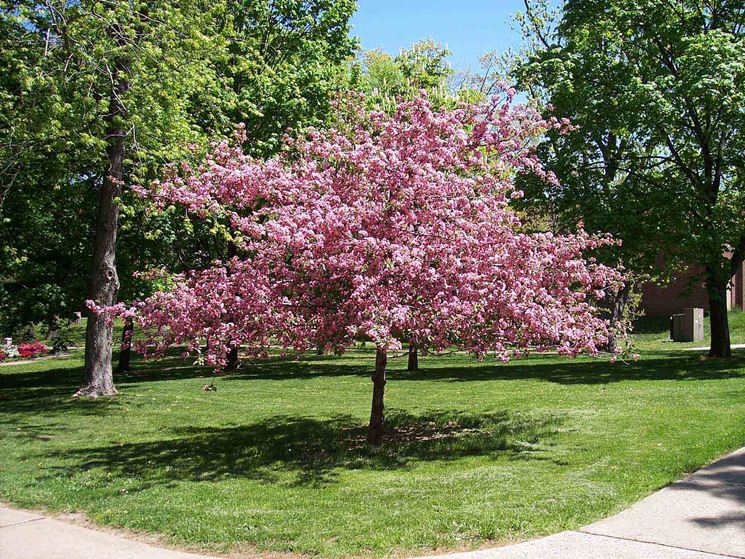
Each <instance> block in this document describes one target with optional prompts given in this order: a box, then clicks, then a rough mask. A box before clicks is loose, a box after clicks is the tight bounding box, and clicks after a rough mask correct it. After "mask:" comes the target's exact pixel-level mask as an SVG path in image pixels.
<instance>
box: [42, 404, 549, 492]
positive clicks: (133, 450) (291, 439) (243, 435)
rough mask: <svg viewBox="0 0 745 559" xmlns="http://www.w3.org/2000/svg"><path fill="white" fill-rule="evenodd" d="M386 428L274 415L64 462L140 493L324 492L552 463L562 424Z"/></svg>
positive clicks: (437, 420) (497, 418) (437, 418)
mask: <svg viewBox="0 0 745 559" xmlns="http://www.w3.org/2000/svg"><path fill="white" fill-rule="evenodd" d="M386 422H387V429H386V437H385V441H384V442H383V443H382V444H380V445H377V446H373V445H368V444H367V443H366V442H365V434H366V428H365V426H363V425H360V423H359V420H355V419H354V418H352V417H351V416H348V415H338V416H335V417H333V418H330V419H314V418H308V417H291V416H275V417H272V418H270V419H266V420H264V421H260V422H257V423H252V424H250V425H244V426H236V427H223V428H214V429H213V428H194V427H188V428H183V429H180V430H178V431H176V432H175V433H176V435H177V437H176V438H173V439H168V440H158V441H152V442H137V443H127V444H123V445H111V446H102V447H95V448H86V449H80V450H66V451H64V458H66V459H73V462H74V465H73V466H69V468H71V469H74V470H75V471H80V470H89V469H95V468H101V469H103V470H104V471H106V472H107V473H108V474H113V475H114V476H115V477H126V478H128V479H136V480H138V482H139V483H140V487H139V489H145V488H148V487H152V486H154V485H160V484H168V483H173V482H177V481H196V482H199V481H215V480H220V479H226V478H247V479H255V480H259V481H262V482H264V483H279V484H285V485H301V486H308V485H310V486H322V485H327V484H331V483H334V482H335V481H336V478H337V476H338V473H339V471H340V470H342V469H346V470H359V469H372V470H392V469H401V468H407V467H409V466H410V465H411V464H412V463H414V462H420V461H433V460H452V459H456V458H458V457H463V456H484V455H488V456H494V457H496V456H500V455H508V456H509V457H512V458H521V459H547V458H546V457H544V456H543V454H544V453H545V450H542V445H543V444H545V442H546V441H547V439H549V438H550V437H551V436H552V435H553V434H554V433H556V432H557V429H558V427H559V425H560V424H561V423H562V418H561V417H560V416H543V417H535V416H532V415H523V414H516V413H508V412H496V413H489V414H479V415H473V414H464V413H455V412H430V413H427V414H424V415H411V414H408V413H405V412H401V411H392V412H389V413H388V415H387V417H386ZM48 456H53V457H58V455H57V453H52V454H50V455H48ZM59 456H62V454H61V453H60V455H59ZM59 473H60V472H55V474H54V475H55V477H56V476H58V475H59ZM70 473H73V472H70Z"/></svg>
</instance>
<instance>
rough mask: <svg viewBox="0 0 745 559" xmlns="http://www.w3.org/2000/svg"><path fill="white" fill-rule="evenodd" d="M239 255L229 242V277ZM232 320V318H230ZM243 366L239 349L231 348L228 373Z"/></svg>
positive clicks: (231, 242) (236, 248)
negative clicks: (233, 263) (235, 258)
mask: <svg viewBox="0 0 745 559" xmlns="http://www.w3.org/2000/svg"><path fill="white" fill-rule="evenodd" d="M237 254H238V247H237V246H236V245H235V243H234V242H233V241H230V242H228V260H229V261H230V262H229V266H228V275H229V276H230V275H232V260H233V258H234V257H235V256H237ZM230 319H231V320H232V317H230ZM240 366H241V360H240V358H239V357H238V347H232V348H230V351H229V352H228V362H227V364H226V365H225V370H226V371H236V370H238V367H240Z"/></svg>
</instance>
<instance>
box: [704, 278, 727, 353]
mask: <svg viewBox="0 0 745 559" xmlns="http://www.w3.org/2000/svg"><path fill="white" fill-rule="evenodd" d="M706 291H707V293H708V295H709V323H710V325H711V346H710V349H709V357H731V356H732V347H731V345H730V337H729V319H728V317H727V283H726V282H721V281H718V280H717V279H715V278H712V277H710V278H709V280H707V282H706Z"/></svg>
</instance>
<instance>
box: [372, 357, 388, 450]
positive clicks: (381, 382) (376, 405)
mask: <svg viewBox="0 0 745 559" xmlns="http://www.w3.org/2000/svg"><path fill="white" fill-rule="evenodd" d="M387 364H388V354H387V352H386V350H384V349H378V350H377V351H376V352H375V372H374V373H373V376H372V381H373V398H372V409H371V411H370V425H369V426H368V429H367V442H369V443H371V444H379V443H380V442H381V441H382V440H383V412H384V406H383V397H384V395H385V367H386V365H387Z"/></svg>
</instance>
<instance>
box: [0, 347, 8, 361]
mask: <svg viewBox="0 0 745 559" xmlns="http://www.w3.org/2000/svg"><path fill="white" fill-rule="evenodd" d="M7 357H8V354H7V353H5V352H4V351H3V350H2V349H0V361H3V360H5V359H6V358H7Z"/></svg>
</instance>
